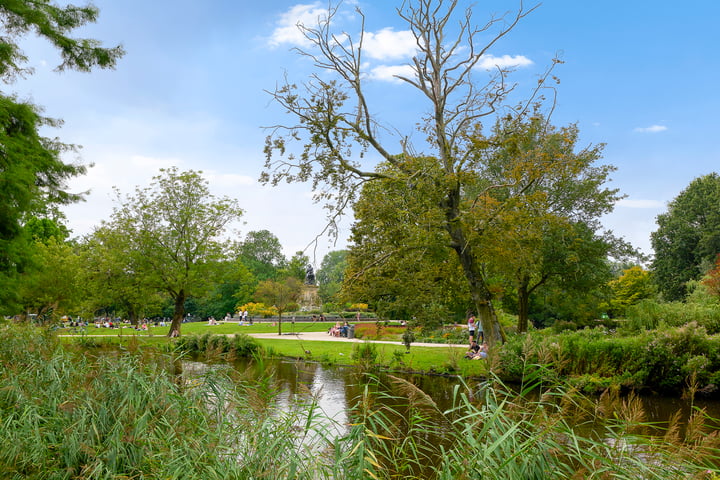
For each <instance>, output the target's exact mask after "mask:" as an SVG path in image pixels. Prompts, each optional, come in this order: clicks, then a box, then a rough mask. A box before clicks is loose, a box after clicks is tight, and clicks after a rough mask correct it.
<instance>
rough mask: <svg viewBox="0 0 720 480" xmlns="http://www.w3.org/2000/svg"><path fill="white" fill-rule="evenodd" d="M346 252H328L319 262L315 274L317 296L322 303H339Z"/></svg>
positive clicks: (345, 266) (345, 264) (345, 265)
mask: <svg viewBox="0 0 720 480" xmlns="http://www.w3.org/2000/svg"><path fill="white" fill-rule="evenodd" d="M347 253H348V252H347V250H335V251H332V252H328V253H327V254H325V256H324V257H323V259H322V262H320V269H319V270H318V272H317V275H316V277H317V281H318V295H319V296H320V298H321V299H322V301H323V303H329V302H332V303H337V302H339V300H340V299H339V293H340V289H341V288H342V282H343V278H344V276H345V268H347Z"/></svg>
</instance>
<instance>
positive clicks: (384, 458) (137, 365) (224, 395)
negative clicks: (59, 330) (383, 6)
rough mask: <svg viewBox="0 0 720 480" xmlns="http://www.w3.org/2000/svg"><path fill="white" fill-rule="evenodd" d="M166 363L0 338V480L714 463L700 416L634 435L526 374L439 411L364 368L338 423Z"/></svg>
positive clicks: (690, 470)
mask: <svg viewBox="0 0 720 480" xmlns="http://www.w3.org/2000/svg"><path fill="white" fill-rule="evenodd" d="M204 343H205V344H206V345H207V344H208V343H210V344H211V343H212V342H211V341H210V339H206V341H205V342H204ZM178 364H179V362H178V359H177V358H176V357H172V356H169V355H161V354H153V353H149V352H145V351H143V350H142V348H133V349H132V351H130V350H128V351H125V352H120V353H117V354H114V355H99V354H98V355H96V354H95V353H93V355H87V354H82V353H78V352H74V351H71V350H68V349H66V348H63V347H61V346H60V345H58V344H57V343H56V342H55V340H54V339H53V338H52V336H51V335H40V336H38V335H31V334H28V333H25V332H22V331H20V330H17V329H12V328H2V329H0V385H2V386H1V387H0V420H1V421H0V442H1V444H2V448H0V478H18V479H19V478H27V479H120V478H123V479H156V478H162V479H197V478H202V479H210V480H213V479H256V478H257V479H260V478H262V479H281V478H282V479H299V480H305V479H307V480H323V479H348V480H355V479H357V480H360V479H370V478H375V479H383V480H384V479H388V480H389V479H420V478H422V479H432V480H435V479H437V480H450V479H453V480H456V479H483V480H488V479H491V480H492V479H556V478H557V479H576V478H583V479H585V478H593V479H595V478H596V479H606V478H607V479H610V478H612V479H630V478H632V479H675V478H678V479H679V478H697V479H701V478H712V477H711V476H710V475H711V474H708V473H707V472H708V470H711V471H713V470H714V469H715V468H717V465H718V464H719V463H720V455H718V438H717V432H715V431H711V430H709V429H708V427H707V426H706V423H707V422H706V417H705V416H704V414H703V412H702V411H697V412H696V415H695V417H694V418H693V419H692V421H691V424H690V425H689V426H688V427H687V428H685V429H683V430H681V429H679V428H675V427H671V428H670V429H668V432H667V434H666V435H665V436H662V435H656V436H653V437H647V436H643V434H642V433H641V432H642V430H639V429H638V428H637V427H638V426H642V425H643V423H642V422H643V415H642V411H641V409H639V407H638V405H637V403H636V402H634V401H633V399H632V398H624V397H620V396H617V395H615V394H613V393H608V394H607V395H606V396H604V397H603V398H601V399H600V400H599V401H598V402H592V401H590V400H588V399H587V398H586V397H580V396H577V394H575V393H574V392H572V391H570V390H568V389H567V388H564V387H558V386H557V385H556V384H554V383H550V384H548V383H546V382H545V380H544V374H543V369H542V368H540V367H538V368H533V369H530V368H528V369H527V371H528V372H529V373H528V374H527V375H526V383H525V384H524V387H523V388H522V389H521V391H520V392H512V391H510V390H509V389H507V388H505V387H504V386H503V385H502V383H500V382H499V381H498V380H497V379H491V380H490V381H488V382H485V383H482V384H479V385H461V386H458V387H456V389H455V390H454V391H453V392H452V394H453V398H454V406H453V407H452V408H450V409H448V410H445V411H441V410H440V409H439V408H438V406H437V405H436V404H435V403H434V402H433V400H432V398H430V397H429V396H428V395H426V394H425V393H424V392H423V391H422V390H420V389H419V388H417V387H416V386H415V385H413V384H412V383H410V382H408V381H406V380H404V379H401V378H397V377H392V376H391V377H388V378H389V381H388V382H389V383H388V384H387V385H383V384H381V382H380V380H379V378H378V377H376V376H373V375H368V374H364V375H362V376H361V377H360V379H359V380H358V381H359V382H362V384H363V386H364V388H363V390H362V394H361V395H360V396H359V398H357V399H356V404H355V407H354V408H352V410H351V411H350V412H349V419H350V420H349V422H348V423H338V422H337V421H335V420H333V419H329V418H328V417H327V415H325V413H324V412H322V411H321V410H320V409H319V407H318V402H317V397H316V396H315V395H312V394H310V393H309V392H295V393H287V392H284V391H283V390H282V389H280V388H278V385H277V384H276V382H275V380H274V377H273V375H272V373H273V372H272V371H271V370H267V368H268V367H266V366H264V365H262V364H259V365H254V366H253V368H254V369H260V370H261V371H262V373H261V374H260V375H258V374H257V372H251V371H249V370H248V371H236V370H234V369H232V368H230V367H229V366H226V365H223V364H215V365H212V366H209V367H207V368H206V369H205V370H203V371H200V372H193V373H192V374H191V373H190V372H189V371H186V372H181V371H179V367H178ZM623 402H626V403H625V404H624V405H623ZM591 424H592V425H593V429H592V430H586V429H584V427H585V426H588V425H591ZM598 428H599V429H598ZM598 431H600V432H601V433H600V434H598V433H597V432H598ZM585 432H594V433H585Z"/></svg>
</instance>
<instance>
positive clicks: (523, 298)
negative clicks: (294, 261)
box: [517, 277, 530, 333]
mask: <svg viewBox="0 0 720 480" xmlns="http://www.w3.org/2000/svg"><path fill="white" fill-rule="evenodd" d="M529 282H530V280H529V279H528V278H527V277H524V278H523V279H522V280H521V281H520V285H518V327H517V328H518V333H525V332H527V329H528V317H529V316H530V291H529V290H528V283H529Z"/></svg>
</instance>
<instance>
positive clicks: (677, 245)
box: [650, 173, 720, 300]
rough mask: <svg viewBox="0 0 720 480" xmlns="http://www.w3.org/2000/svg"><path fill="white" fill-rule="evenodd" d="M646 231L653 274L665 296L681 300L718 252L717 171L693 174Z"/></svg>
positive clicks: (719, 195) (719, 196) (719, 189)
mask: <svg viewBox="0 0 720 480" xmlns="http://www.w3.org/2000/svg"><path fill="white" fill-rule="evenodd" d="M657 224H658V229H657V230H656V231H655V232H653V233H652V234H651V235H650V240H651V243H652V246H653V250H654V251H655V258H654V260H653V262H652V270H653V278H654V279H655V282H656V283H657V286H658V288H659V290H660V292H661V293H662V294H663V296H664V297H665V298H666V299H667V300H682V299H683V298H684V297H685V295H686V293H687V288H686V284H687V282H688V281H689V280H699V279H700V278H701V277H702V275H703V274H704V273H705V272H707V271H708V270H709V269H710V267H711V266H712V264H713V262H714V261H715V257H716V255H717V254H718V253H720V175H718V174H717V173H711V174H708V175H705V176H703V177H699V178H696V179H695V180H693V181H692V182H691V183H690V185H688V186H687V188H686V189H685V190H683V191H682V192H680V194H679V195H678V196H677V197H675V199H673V201H672V202H670V204H669V205H668V211H667V212H666V213H662V214H660V215H658V216H657Z"/></svg>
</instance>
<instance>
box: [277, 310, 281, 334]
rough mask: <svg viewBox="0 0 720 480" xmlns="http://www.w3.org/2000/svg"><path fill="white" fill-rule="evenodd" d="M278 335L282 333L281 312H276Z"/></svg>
mask: <svg viewBox="0 0 720 480" xmlns="http://www.w3.org/2000/svg"><path fill="white" fill-rule="evenodd" d="M278 335H282V312H278Z"/></svg>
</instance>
